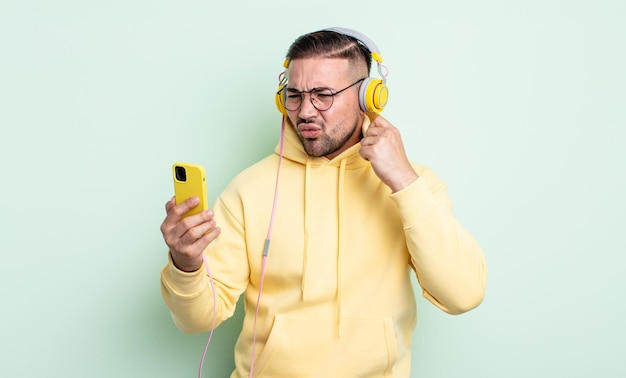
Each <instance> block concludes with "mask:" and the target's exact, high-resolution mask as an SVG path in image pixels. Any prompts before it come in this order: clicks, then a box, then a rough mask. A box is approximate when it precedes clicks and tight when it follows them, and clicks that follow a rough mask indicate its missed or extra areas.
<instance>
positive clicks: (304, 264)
mask: <svg viewBox="0 0 626 378" xmlns="http://www.w3.org/2000/svg"><path fill="white" fill-rule="evenodd" d="M310 174H311V160H310V159H309V158H308V157H307V159H306V167H305V172H304V251H303V256H302V288H301V290H302V300H306V299H307V296H306V291H305V290H306V272H307V264H308V263H309V212H308V211H307V210H308V209H309V197H310V193H309V190H310V188H309V181H310V180H309V177H310Z"/></svg>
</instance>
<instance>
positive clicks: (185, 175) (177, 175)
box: [172, 162, 209, 218]
mask: <svg viewBox="0 0 626 378" xmlns="http://www.w3.org/2000/svg"><path fill="white" fill-rule="evenodd" d="M172 176H173V179H174V196H175V197H176V204H179V203H182V202H185V200H187V199H188V198H191V197H193V196H196V197H198V199H200V203H199V204H198V206H196V207H194V208H193V209H191V210H189V211H188V212H187V213H185V215H183V218H184V217H188V216H190V215H194V214H198V213H200V212H201V211H204V210H207V209H208V208H209V204H208V202H207V196H206V177H205V174H204V168H202V166H200V165H197V164H189V163H182V162H178V163H174V165H172Z"/></svg>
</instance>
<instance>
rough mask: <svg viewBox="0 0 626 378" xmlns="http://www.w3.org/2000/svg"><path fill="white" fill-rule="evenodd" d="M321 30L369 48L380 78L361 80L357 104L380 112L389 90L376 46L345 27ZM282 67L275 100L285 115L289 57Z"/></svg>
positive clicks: (381, 58)
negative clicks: (350, 39) (343, 36)
mask: <svg viewBox="0 0 626 378" xmlns="http://www.w3.org/2000/svg"><path fill="white" fill-rule="evenodd" d="M321 31H332V32H336V33H339V34H343V35H347V36H349V37H352V38H355V39H356V40H357V41H359V42H360V43H362V44H363V45H365V46H366V47H367V48H368V49H369V50H370V52H371V53H372V59H373V60H374V61H376V65H377V68H378V73H379V74H380V76H381V78H382V79H375V78H372V77H368V78H365V80H363V82H362V83H361V85H360V86H359V105H360V107H361V110H363V111H364V112H366V113H380V112H382V111H383V109H384V108H385V105H387V99H388V97H389V90H388V89H387V84H386V79H385V76H384V75H383V73H382V67H381V64H382V62H383V57H382V56H381V54H380V51H379V50H378V47H376V45H375V44H374V42H373V41H372V40H371V39H369V38H367V36H365V35H364V34H362V33H359V32H358V31H356V30H352V29H346V28H328V29H323V30H321ZM283 67H285V71H284V72H283V73H282V74H281V77H280V83H279V85H278V91H277V92H276V98H275V100H276V107H277V108H278V111H280V112H281V113H283V114H284V115H285V116H286V115H287V109H285V107H284V106H283V96H285V91H284V90H283V89H284V88H285V87H286V86H287V73H288V70H289V59H285V62H284V63H283Z"/></svg>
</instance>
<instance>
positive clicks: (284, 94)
mask: <svg viewBox="0 0 626 378" xmlns="http://www.w3.org/2000/svg"><path fill="white" fill-rule="evenodd" d="M365 79H366V78H362V79H359V80H357V81H355V82H354V83H352V84H350V85H348V86H347V87H345V88H343V89H340V90H338V91H336V92H333V91H332V90H330V88H324V87H317V88H313V89H311V90H308V91H298V90H296V89H293V88H292V89H290V88H287V86H284V87H282V88H281V89H280V90H279V91H278V92H277V93H276V94H277V95H279V96H280V101H281V102H282V105H283V107H284V108H285V109H287V110H288V111H290V112H295V111H296V110H299V109H300V108H301V107H302V103H303V102H304V94H305V93H308V94H309V101H311V105H313V107H314V108H315V109H317V110H318V111H320V112H325V111H327V110H328V109H330V108H332V107H333V104H334V103H335V96H336V95H338V94H339V93H341V92H343V91H345V90H347V89H349V88H352V87H353V86H355V85H357V84H358V83H360V82H362V81H363V80H365ZM326 89H328V91H329V92H330V96H331V98H330V105H328V107H327V108H326V109H320V108H318V107H317V105H315V100H316V99H317V97H315V98H314V97H313V94H314V92H315V91H320V90H326ZM286 91H289V95H290V96H296V95H299V96H300V103H299V104H298V107H297V108H295V109H289V108H288V107H287V98H286V97H287V92H286Z"/></svg>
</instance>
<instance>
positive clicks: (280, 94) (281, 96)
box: [274, 84, 287, 116]
mask: <svg viewBox="0 0 626 378" xmlns="http://www.w3.org/2000/svg"><path fill="white" fill-rule="evenodd" d="M285 86H286V84H285V85H281V86H280V87H278V91H277V92H276V95H275V96H274V100H275V101H276V108H278V111H279V112H281V113H282V114H284V115H285V116H286V115H287V109H285V106H284V105H283V104H284V103H285V91H284V89H285Z"/></svg>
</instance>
